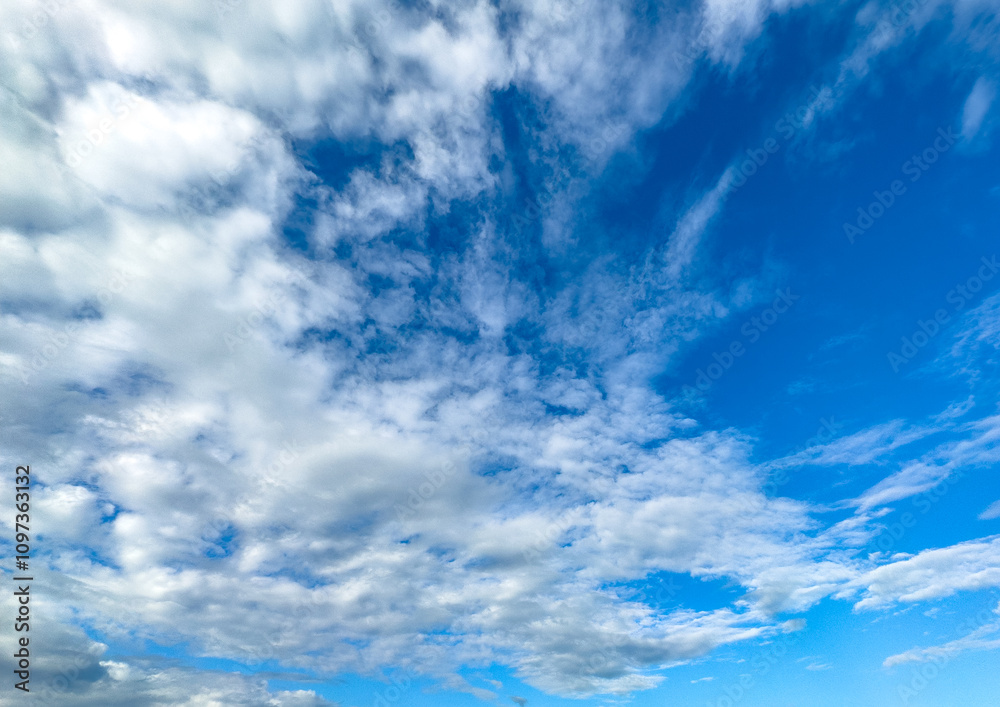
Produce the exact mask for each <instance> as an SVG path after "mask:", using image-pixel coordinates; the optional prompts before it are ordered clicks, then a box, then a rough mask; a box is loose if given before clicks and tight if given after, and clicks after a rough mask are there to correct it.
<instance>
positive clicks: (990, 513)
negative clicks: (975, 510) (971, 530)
mask: <svg viewBox="0 0 1000 707" xmlns="http://www.w3.org/2000/svg"><path fill="white" fill-rule="evenodd" d="M978 518H979V520H993V519H994V518H1000V501H994V502H993V503H991V504H990V505H989V506H987V507H986V510H985V511H983V512H982V513H980V514H979V516H978Z"/></svg>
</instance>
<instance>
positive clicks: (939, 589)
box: [851, 536, 1000, 610]
mask: <svg viewBox="0 0 1000 707" xmlns="http://www.w3.org/2000/svg"><path fill="white" fill-rule="evenodd" d="M851 586H853V587H857V588H862V589H863V590H864V596H863V597H862V599H861V600H860V601H858V602H856V603H855V604H854V608H855V609H857V610H870V609H875V608H880V607H885V606H889V605H892V604H896V603H900V602H906V603H912V602H917V601H928V600H932V599H940V598H942V597H947V596H951V595H952V594H954V593H956V592H958V591H970V590H981V589H988V588H990V587H998V586H1000V538H998V537H997V536H991V537H988V538H982V539H980V540H970V541H967V542H963V543H958V544H956V545H952V546H950V547H945V548H939V549H932V550H923V551H921V552H919V553H917V554H916V555H915V556H913V557H909V558H906V559H903V560H901V561H899V562H890V563H888V564H885V565H882V566H881V567H877V568H875V569H873V570H870V571H869V572H866V573H865V574H863V575H861V576H860V577H859V578H858V579H856V580H854V581H853V582H851Z"/></svg>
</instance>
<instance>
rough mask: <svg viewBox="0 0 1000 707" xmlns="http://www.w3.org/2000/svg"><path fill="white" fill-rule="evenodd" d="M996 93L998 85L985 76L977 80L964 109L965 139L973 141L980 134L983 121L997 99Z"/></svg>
mask: <svg viewBox="0 0 1000 707" xmlns="http://www.w3.org/2000/svg"><path fill="white" fill-rule="evenodd" d="M996 93H997V91H996V84H995V83H994V82H993V81H991V80H989V79H987V78H986V77H985V76H981V77H979V79H977V80H976V83H975V85H974V86H973V87H972V91H970V92H969V96H968V98H966V99H965V105H964V106H963V107H962V138H963V139H965V140H972V139H973V138H974V137H975V136H976V135H977V134H978V133H979V129H980V127H981V126H982V124H983V119H984V118H985V117H986V115H987V113H988V111H989V109H990V106H991V105H992V104H993V99H994V98H996Z"/></svg>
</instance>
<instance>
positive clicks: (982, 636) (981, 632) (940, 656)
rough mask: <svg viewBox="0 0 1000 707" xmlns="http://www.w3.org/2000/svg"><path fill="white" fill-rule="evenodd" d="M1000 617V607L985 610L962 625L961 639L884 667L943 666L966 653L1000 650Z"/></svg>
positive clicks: (894, 659) (903, 656)
mask: <svg viewBox="0 0 1000 707" xmlns="http://www.w3.org/2000/svg"><path fill="white" fill-rule="evenodd" d="M998 613H1000V606H998V607H997V608H996V609H994V610H993V611H989V610H985V609H984V610H981V611H979V612H978V613H977V614H975V615H974V616H972V617H970V618H968V619H966V620H964V621H962V622H961V624H960V625H959V626H958V628H957V630H956V632H957V633H959V634H962V635H960V637H959V638H956V639H954V640H951V641H948V642H946V643H943V644H941V645H938V646H930V647H927V648H912V649H910V650H908V651H904V652H903V653H897V654H895V655H891V656H889V657H888V658H886V659H885V660H884V661H883V662H882V665H883V666H884V667H886V668H891V667H894V666H896V665H901V664H903V663H923V662H930V661H933V662H935V663H937V664H939V665H943V664H944V663H947V662H949V661H951V660H952V659H953V658H955V657H956V656H958V655H960V654H962V653H966V652H969V651H983V650H994V649H996V648H1000V638H994V637H993V636H996V635H997V632H998V631H1000V623H998V622H997V614H998Z"/></svg>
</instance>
